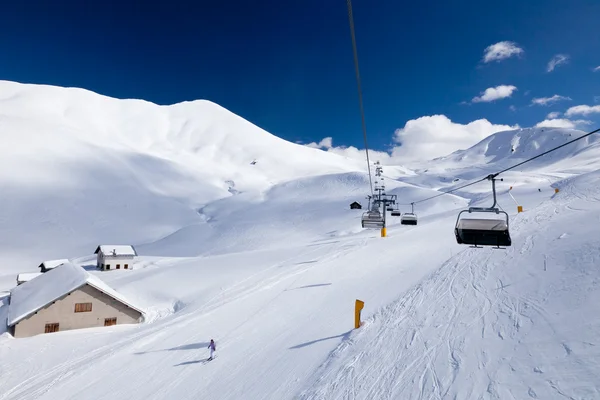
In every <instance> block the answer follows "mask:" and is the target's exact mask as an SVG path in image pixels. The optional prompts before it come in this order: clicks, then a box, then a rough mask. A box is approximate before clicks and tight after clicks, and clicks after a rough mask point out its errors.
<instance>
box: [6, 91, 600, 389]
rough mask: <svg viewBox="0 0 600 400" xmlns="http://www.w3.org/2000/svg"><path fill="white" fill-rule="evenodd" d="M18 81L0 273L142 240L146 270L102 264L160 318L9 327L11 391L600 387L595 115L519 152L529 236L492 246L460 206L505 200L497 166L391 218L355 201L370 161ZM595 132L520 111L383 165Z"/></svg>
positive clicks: (453, 164)
mask: <svg viewBox="0 0 600 400" xmlns="http://www.w3.org/2000/svg"><path fill="white" fill-rule="evenodd" d="M0 104H1V105H2V107H0V125H1V127H2V129H3V130H5V131H6V132H8V133H7V134H8V136H7V137H8V139H9V140H10V143H11V150H9V149H8V148H7V147H2V148H0V152H2V154H1V155H2V157H0V163H3V164H2V167H3V168H2V169H0V171H3V172H0V189H1V190H2V193H6V195H5V196H2V197H0V221H1V222H2V223H1V224H0V255H2V258H3V260H5V262H4V263H3V264H2V265H0V290H9V289H10V288H12V287H13V286H14V285H15V281H14V279H15V277H16V274H17V273H20V272H35V271H36V267H37V265H39V263H41V261H43V260H46V259H52V258H69V259H70V260H71V261H72V262H73V263H75V264H77V265H80V266H83V267H85V268H86V269H88V270H90V266H91V265H92V264H94V260H95V257H94V255H93V254H92V253H93V251H94V249H95V247H96V246H97V245H98V244H102V243H104V242H110V243H124V244H133V245H135V246H136V249H137V250H138V253H139V254H140V255H141V256H140V260H139V262H138V263H137V264H136V265H135V266H134V269H133V270H129V271H125V270H119V271H110V272H99V271H91V272H90V273H91V274H93V275H94V276H97V277H99V278H101V279H102V280H103V281H105V282H106V283H107V284H109V285H110V286H111V287H113V288H114V289H116V290H118V291H119V293H122V294H123V296H125V297H127V299H129V300H130V301H132V302H133V303H135V304H137V305H139V306H141V307H143V308H144V309H145V310H146V318H147V320H146V322H144V323H143V324H139V325H120V326H111V327H104V328H93V329H84V330H77V331H64V332H58V333H54V334H51V335H39V336H35V337H31V338H22V339H14V338H12V337H11V336H10V335H9V334H8V333H3V334H0V377H1V379H0V400H9V399H10V400H13V399H19V400H21V399H23V400H28V399H42V400H44V399H57V398H59V399H97V398H129V399H131V400H138V399H139V400H141V399H144V400H146V399H164V398H177V399H198V398H210V399H239V398H244V399H354V398H356V399H372V398H382V399H384V398H423V399H426V398H432V399H436V398H439V399H445V398H490V399H491V398H502V399H504V398H518V399H521V398H536V397H537V398H560V397H561V396H562V397H567V398H576V399H579V398H582V399H583V398H595V397H597V396H598V386H599V385H598V380H597V379H596V378H595V377H596V376H598V374H599V373H600V368H599V363H600V359H599V358H598V353H597V351H596V350H595V349H596V339H595V336H596V335H595V334H596V332H597V330H598V324H599V323H600V320H599V319H598V318H596V315H598V312H597V311H598V309H597V308H598V307H600V306H597V304H600V302H599V301H598V300H600V298H599V297H600V293H599V292H598V290H597V286H598V285H597V282H598V274H597V273H596V268H594V267H595V266H596V265H598V261H599V252H598V251H597V248H599V246H598V244H599V243H598V242H600V237H598V235H597V234H595V233H596V232H597V224H598V222H599V221H600V203H599V200H600V189H596V188H597V187H598V182H599V180H600V172H598V170H599V169H600V167H599V166H598V164H597V160H598V159H599V158H598V156H599V155H600V152H599V150H598V147H597V143H598V142H597V140H598V139H597V138H595V137H590V138H588V139H585V142H584V140H582V141H581V142H578V143H577V144H576V145H575V144H574V145H572V146H573V147H564V148H563V149H561V152H560V153H558V154H555V153H553V155H552V157H550V155H549V156H548V157H550V159H543V158H540V159H538V160H536V162H533V163H531V164H527V165H526V167H525V166H524V167H523V168H519V169H517V170H513V171H509V172H507V173H505V174H503V175H502V177H503V178H504V181H501V182H498V202H499V205H500V206H501V207H502V208H503V209H505V210H506V211H507V212H508V213H509V214H510V220H511V222H510V223H511V236H512V238H513V246H512V247H510V248H508V249H506V250H493V249H490V248H485V249H471V248H469V247H467V246H459V245H457V244H456V241H455V238H454V233H453V228H454V224H455V221H456V216H457V213H458V212H459V211H460V210H461V209H464V208H466V207H468V206H470V205H471V206H485V205H490V204H491V202H492V199H491V196H490V184H489V183H488V182H482V183H479V184H477V185H472V186H469V187H468V188H465V189H462V190H458V191H456V192H454V193H453V194H451V195H445V196H440V197H437V198H435V199H432V200H430V201H427V202H423V203H420V204H418V205H417V208H416V210H415V211H416V212H417V214H418V215H419V218H420V219H419V225H417V226H401V225H400V224H399V220H398V219H397V218H396V219H391V217H389V218H390V220H389V225H388V237H386V238H381V237H380V233H379V231H369V230H363V229H362V228H360V215H361V213H362V211H361V210H350V209H349V207H348V205H349V204H350V203H351V202H352V201H354V200H358V201H359V202H361V203H362V204H363V206H366V202H365V201H364V197H365V196H366V195H367V194H368V176H367V175H366V173H365V169H366V168H365V167H366V166H364V162H362V161H360V160H358V161H356V160H351V159H347V158H343V157H340V156H337V155H334V154H331V153H327V152H323V151H320V150H315V149H311V148H307V147H304V146H300V145H296V144H292V143H288V142H285V141H283V140H281V139H278V138H276V137H275V136H273V135H270V134H269V133H267V132H265V131H263V130H261V129H259V128H257V127H255V126H254V125H252V124H250V123H249V122H247V121H245V120H243V119H241V118H240V117H238V116H236V115H234V114H232V113H230V112H229V111H227V110H224V109H222V108H221V107H219V106H217V105H215V104H213V103H209V102H205V101H200V102H190V103H183V104H178V105H173V106H156V105H153V104H151V103H147V102H143V101H139V100H117V99H110V98H106V97H103V96H99V95H96V94H94V93H91V92H87V91H84V90H81V89H65V88H56V87H48V86H36V85H20V84H16V83H13V82H0ZM581 134H583V132H580V131H574V130H565V129H547V128H544V129H543V132H542V129H523V130H516V131H510V132H500V133H498V134H495V135H492V136H490V137H489V138H487V139H484V140H483V141H482V142H481V143H479V144H476V145H475V146H473V147H472V148H470V149H465V150H461V151H457V152H455V153H453V154H451V155H449V156H447V157H443V158H440V159H436V160H432V161H429V162H427V163H423V164H422V165H411V169H408V168H407V167H405V166H396V167H384V176H386V188H387V192H388V193H390V194H397V195H398V200H399V202H401V203H402V204H408V203H410V202H411V201H415V200H417V199H422V198H426V197H429V196H433V195H435V194H437V193H439V192H438V191H439V190H449V189H452V188H454V187H458V186H459V185H463V184H464V183H466V182H468V181H469V180H470V179H480V178H482V177H483V176H485V175H487V174H489V173H492V172H495V171H498V170H500V169H503V168H506V167H507V166H510V165H513V164H515V163H517V162H519V161H522V160H524V159H525V158H527V157H530V156H533V155H535V154H537V152H541V151H545V149H549V148H551V147H553V146H556V145H558V144H560V143H564V142H566V141H568V140H571V139H572V138H573V137H576V136H578V135H581ZM517 144H518V145H517ZM515 147H516V149H517V151H514V152H513V151H511V148H515ZM253 160H256V161H257V162H256V163H255V164H251V162H252V161H253ZM4 167H6V168H10V171H12V173H9V172H8V171H9V170H7V169H6V168H4ZM388 170H389V175H388V174H387V173H386V171H388ZM511 186H512V190H510V191H509V188H510V187H511ZM555 187H558V188H560V191H559V193H555V192H554V188H555ZM509 193H510V194H509ZM511 194H512V196H513V197H514V198H515V199H516V200H517V203H518V204H519V205H522V206H523V207H524V212H523V213H519V214H517V213H516V204H515V202H514V201H513V197H511ZM401 210H402V211H410V209H409V207H406V206H403V207H401ZM356 299H361V300H363V301H365V309H364V310H363V315H362V319H363V321H364V325H363V326H362V327H361V328H360V329H357V330H354V329H353V322H354V302H355V300H356ZM6 309H7V304H6V297H5V296H4V295H2V294H1V293H0V320H5V315H6ZM2 329H4V328H3V327H2V326H1V325H0V333H1V332H2ZM211 338H212V339H215V341H216V344H217V352H216V359H215V360H213V361H211V362H206V358H207V357H208V349H207V346H208V342H209V341H210V339H211Z"/></svg>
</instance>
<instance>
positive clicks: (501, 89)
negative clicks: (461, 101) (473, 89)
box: [472, 85, 517, 103]
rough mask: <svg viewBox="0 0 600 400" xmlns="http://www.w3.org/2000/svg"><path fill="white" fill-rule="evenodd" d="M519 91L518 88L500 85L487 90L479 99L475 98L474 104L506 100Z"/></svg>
mask: <svg viewBox="0 0 600 400" xmlns="http://www.w3.org/2000/svg"><path fill="white" fill-rule="evenodd" d="M515 90H517V87H516V86H513V85H500V86H496V87H495V88H487V89H485V92H482V93H481V96H479V97H473V100H472V101H473V103H481V102H485V103H487V102H490V101H494V100H498V99H504V98H507V97H510V96H511V95H512V93H513V92H514V91H515Z"/></svg>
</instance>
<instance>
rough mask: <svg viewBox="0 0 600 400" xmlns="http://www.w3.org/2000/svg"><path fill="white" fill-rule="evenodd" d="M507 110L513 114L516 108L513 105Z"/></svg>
mask: <svg viewBox="0 0 600 400" xmlns="http://www.w3.org/2000/svg"><path fill="white" fill-rule="evenodd" d="M508 109H509V110H510V111H513V112H514V111H517V107H515V106H514V105H510V106H509V107H508Z"/></svg>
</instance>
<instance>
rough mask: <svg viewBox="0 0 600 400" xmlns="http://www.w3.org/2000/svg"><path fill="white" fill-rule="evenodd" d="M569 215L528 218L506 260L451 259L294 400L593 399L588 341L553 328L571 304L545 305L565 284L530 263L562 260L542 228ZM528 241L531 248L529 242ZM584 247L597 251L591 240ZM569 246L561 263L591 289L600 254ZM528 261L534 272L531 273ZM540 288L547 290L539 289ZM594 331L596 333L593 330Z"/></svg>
mask: <svg viewBox="0 0 600 400" xmlns="http://www.w3.org/2000/svg"><path fill="white" fill-rule="evenodd" d="M568 190H573V189H572V188H570V187H569V189H568ZM574 197H575V198H577V199H582V200H583V203H581V202H580V204H582V205H586V207H587V209H595V212H596V214H598V213H600V205H599V204H598V198H597V197H595V196H591V195H589V194H585V195H584V194H578V195H576V196H574ZM566 200H570V199H569V198H567V199H566ZM571 209H572V207H571V206H569V205H564V206H560V207H558V208H556V207H555V206H551V205H547V206H545V207H542V208H541V209H540V210H536V212H535V214H534V215H531V213H530V215H528V216H527V217H524V219H523V220H521V221H519V223H517V224H516V226H517V229H518V230H521V229H523V228H527V229H526V231H527V232H535V233H532V234H527V233H526V232H523V234H521V235H520V236H521V237H523V236H524V240H522V241H521V240H517V241H516V243H515V244H516V246H513V247H512V248H509V249H508V250H492V249H486V250H482V249H468V250H466V251H464V252H462V253H461V254H460V255H457V256H455V257H453V258H452V259H450V260H449V261H448V262H447V263H445V264H444V265H443V266H442V267H441V268H440V269H439V270H438V271H436V272H435V273H433V274H432V275H431V276H430V277H428V278H427V279H425V280H424V281H423V282H422V283H421V284H419V285H418V286H416V287H415V288H414V289H413V290H411V291H409V292H408V293H406V294H405V295H404V296H403V297H402V298H401V299H400V300H399V301H398V302H396V303H395V304H393V305H391V306H389V307H387V308H384V309H383V310H382V311H380V312H378V313H377V314H375V315H374V316H373V317H372V318H371V319H370V320H369V322H368V325H367V327H366V329H364V331H359V332H357V333H356V335H355V337H354V338H353V340H352V341H351V342H349V343H344V344H343V345H341V346H340V347H339V348H338V349H336V350H335V351H334V352H333V353H332V354H331V355H330V357H329V359H328V360H327V362H326V363H325V364H324V365H323V366H322V367H321V369H320V370H319V371H317V372H316V373H315V376H316V377H317V378H313V379H314V383H313V384H308V385H307V386H308V387H309V389H306V390H305V391H304V392H303V393H302V394H301V396H300V398H301V399H303V400H308V399H311V400H316V399H332V400H333V399H374V398H377V399H398V398H411V399H454V398H457V399H459V398H460V399H463V398H465V399H466V398H481V399H523V398H556V397H559V398H568V399H583V398H597V397H598V396H600V382H599V381H598V380H597V375H596V374H597V372H596V371H597V370H598V366H599V364H600V358H599V356H600V352H599V351H597V350H595V347H596V344H595V342H596V341H595V340H594V339H595V335H596V334H595V333H593V332H591V331H590V328H589V325H588V323H586V322H585V320H584V319H581V318H573V321H572V322H574V323H575V324H576V326H579V327H580V328H582V331H583V332H585V334H586V335H587V336H588V337H589V339H591V340H589V341H588V340H580V339H579V338H578V336H579V335H578V334H577V329H578V328H577V327H576V326H573V327H569V326H568V325H567V326H565V325H564V324H563V323H562V322H561V317H563V318H564V317H565V316H566V315H571V314H572V313H573V312H574V311H575V310H573V309H570V308H568V306H566V305H565V304H561V301H560V300H562V299H565V300H571V299H569V295H570V294H569V293H567V294H566V296H561V297H559V299H560V300H557V301H556V303H555V304H551V305H548V304H547V303H548V302H549V301H551V299H552V298H553V295H554V294H555V293H553V290H555V289H557V287H555V286H554V285H556V284H557V283H559V282H560V280H561V279H568V278H569V275H565V276H564V277H563V273H564V271H551V269H554V268H555V267H553V266H551V267H549V269H548V270H547V271H544V270H543V266H542V262H541V260H539V259H538V258H537V257H536V254H539V253H535V249H536V247H537V246H539V245H536V242H546V243H544V244H543V246H544V249H543V254H553V253H554V252H556V253H558V254H560V251H554V248H553V247H552V246H553V242H554V243H555V242H556V241H557V240H559V237H558V236H555V237H553V235H552V234H543V233H542V232H544V231H547V230H549V229H548V228H549V227H548V223H550V224H552V222H553V221H552V220H553V219H556V218H555V217H556V216H562V215H563V214H565V212H566V213H567V215H566V220H569V219H570V218H572V217H573V214H572V213H569V210H571ZM577 215H579V214H576V215H575V216H577ZM578 223H581V224H582V223H583V222H582V221H581V219H579V220H575V221H574V222H573V224H574V225H575V226H576V224H578ZM555 226H557V225H550V228H551V229H550V231H552V230H554V229H557V228H554V227H555ZM552 228H554V229H552ZM523 230H525V229H523ZM557 230H560V228H558V229H557ZM517 232H518V231H517ZM515 233H516V232H515ZM517 235H518V234H515V235H514V236H516V237H517V238H518V237H519V236H517ZM536 235H537V236H538V237H539V238H538V239H537V240H534V236H536ZM590 239H592V240H593V239H595V240H596V241H595V242H592V243H595V244H596V245H597V244H598V238H590ZM562 240H564V239H562ZM569 242H570V243H568V244H567V245H566V246H564V247H563V246H561V248H560V250H563V249H564V248H569V247H571V249H573V248H574V249H579V250H572V251H573V252H574V253H579V254H578V256H577V257H576V258H573V259H571V260H569V261H568V262H570V263H574V264H579V266H580V268H582V269H583V270H585V271H586V272H585V274H586V275H587V274H588V273H591V274H593V276H595V277H596V278H595V279H596V280H598V279H599V277H600V273H598V272H596V269H597V265H598V262H599V261H600V255H599V253H600V252H598V250H597V249H593V250H589V247H588V246H589V245H590V243H589V242H588V243H584V244H582V243H577V240H573V241H569ZM586 249H587V250H586ZM532 259H533V260H535V262H536V264H537V265H535V266H533V265H531V264H530V263H531V261H533V260H532ZM567 268H568V267H567ZM592 269H593V270H592ZM592 271H593V272H592ZM580 279H588V278H585V277H581V278H580ZM546 280H548V281H549V282H552V285H550V286H548V287H545V286H544V283H545V282H546ZM557 281H558V282H557ZM534 282H535V283H534ZM578 283H579V280H576V281H575V282H574V283H572V285H570V286H573V287H577V285H578ZM582 286H583V284H582ZM588 291H592V292H593V293H594V294H595V295H596V298H595V299H596V300H597V299H598V296H599V293H598V292H599V288H598V283H596V282H592V284H591V285H589V288H588ZM592 299H593V298H592ZM576 300H577V301H583V299H576ZM588 305H589V304H588ZM557 306H558V307H557ZM560 306H562V308H561V307H560ZM594 308H595V309H596V310H597V309H598V306H595V305H594ZM549 310H555V312H554V313H552V312H550V311H549ZM590 311H591V310H588V312H590ZM565 314H566V315H565ZM556 315H559V317H557V316H556ZM593 326H596V327H598V326H600V323H598V322H596V320H595V321H594V322H593ZM572 343H578V347H580V351H578V352H575V351H574V350H573V347H572ZM581 346H583V347H585V350H584V351H581ZM528 365H531V366H532V367H529V368H528ZM586 382H587V384H586Z"/></svg>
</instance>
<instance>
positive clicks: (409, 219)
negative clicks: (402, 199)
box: [400, 203, 417, 225]
mask: <svg viewBox="0 0 600 400" xmlns="http://www.w3.org/2000/svg"><path fill="white" fill-rule="evenodd" d="M410 206H411V212H409V213H404V214H402V217H400V224H401V225H417V214H415V204H414V203H410Z"/></svg>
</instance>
